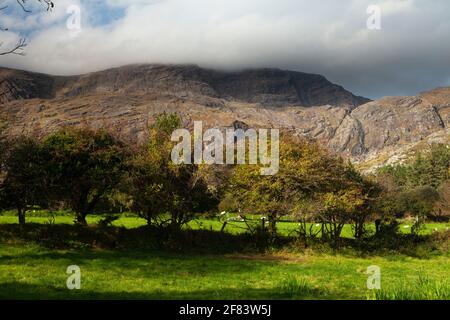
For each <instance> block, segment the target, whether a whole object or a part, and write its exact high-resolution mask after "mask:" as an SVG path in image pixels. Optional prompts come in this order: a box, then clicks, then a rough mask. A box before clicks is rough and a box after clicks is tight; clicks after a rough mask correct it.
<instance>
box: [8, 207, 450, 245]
mask: <svg viewBox="0 0 450 320" xmlns="http://www.w3.org/2000/svg"><path fill="white" fill-rule="evenodd" d="M252 218H254V219H255V220H258V219H259V217H257V216H255V217H252ZM53 219H54V220H53ZM101 219H102V216H101V215H90V216H88V217H87V221H88V223H89V224H97V223H98V222H99V221H100V220H101ZM27 222H28V223H39V224H45V223H56V224H70V225H73V224H74V218H73V215H71V214H70V213H57V214H55V215H51V214H49V213H47V212H35V213H29V214H28V215H27ZM16 223H17V216H16V214H15V212H11V211H10V212H4V213H2V214H0V224H16ZM144 225H146V221H145V219H142V218H139V217H135V216H132V215H122V216H121V217H120V218H119V219H118V220H116V221H114V222H113V226H116V227H125V228H128V229H131V228H138V227H141V226H144ZM222 226H223V222H222V221H219V220H218V219H196V220H193V221H191V222H190V223H189V224H188V226H187V227H188V228H192V229H194V230H198V229H203V230H212V231H220V230H221V228H222ZM277 228H278V232H279V233H280V234H281V235H284V236H291V235H294V234H295V232H296V231H297V230H298V224H297V223H294V222H279V223H278V224H277ZM374 228H375V226H374V225H369V230H373V229H374ZM449 228H450V223H428V224H426V225H425V227H424V229H423V230H421V234H430V233H432V232H434V231H444V230H448V229H449ZM313 229H314V230H316V231H318V230H319V229H320V227H319V226H318V225H314V226H313ZM400 230H401V231H402V232H403V233H410V232H411V224H407V223H403V224H401V226H400ZM225 231H226V232H228V233H231V234H242V233H245V232H247V227H246V224H245V223H244V222H242V221H232V222H229V223H228V224H227V226H226V228H225ZM342 236H343V237H346V238H352V227H351V225H345V226H344V229H343V231H342Z"/></svg>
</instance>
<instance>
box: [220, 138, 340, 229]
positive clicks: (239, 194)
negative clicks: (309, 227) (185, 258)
mask: <svg viewBox="0 0 450 320" xmlns="http://www.w3.org/2000/svg"><path fill="white" fill-rule="evenodd" d="M339 165H340V162H339V161H337V160H336V159H334V158H333V157H331V156H329V155H328V154H327V153H326V152H325V151H324V150H322V149H321V148H319V147H318V146H317V145H316V144H313V143H310V142H307V141H305V140H301V139H297V138H293V137H288V136H283V137H282V139H281V140H280V170H279V172H278V173H277V174H276V175H273V176H262V175H261V174H260V167H259V166H258V165H240V166H236V167H235V169H234V172H233V174H232V176H231V179H230V185H229V190H228V197H229V198H232V199H234V203H235V204H236V205H237V206H238V207H239V208H241V209H242V210H243V211H244V212H245V213H252V214H261V215H264V216H267V220H268V222H269V227H268V231H269V232H270V233H272V234H275V233H276V224H277V221H278V220H279V219H280V218H281V217H283V216H285V215H289V214H291V215H295V216H296V217H298V218H300V219H302V218H303V213H304V211H303V209H302V207H303V206H302V204H303V203H305V202H306V201H308V199H311V198H313V196H314V195H315V194H316V193H317V192H319V191H325V190H327V188H328V189H329V188H330V186H331V185H334V184H336V180H339V177H337V176H336V175H333V172H335V171H336V170H335V167H337V166H339Z"/></svg>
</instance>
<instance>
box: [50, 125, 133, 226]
mask: <svg viewBox="0 0 450 320" xmlns="http://www.w3.org/2000/svg"><path fill="white" fill-rule="evenodd" d="M43 151H44V153H45V155H46V157H47V165H48V166H47V174H48V176H49V179H50V182H51V190H50V192H51V197H52V199H53V200H57V201H63V202H64V203H66V204H67V205H68V207H69V208H70V209H72V210H73V211H74V212H75V215H76V222H77V223H78V224H81V225H87V222H86V216H87V215H88V214H90V213H92V211H93V209H94V207H95V206H96V204H97V203H98V201H99V200H100V199H101V197H103V196H104V195H105V194H107V193H108V192H110V191H111V190H112V189H113V188H114V187H115V186H116V185H117V184H118V183H119V182H120V180H121V178H122V176H123V171H124V163H125V159H126V154H127V153H126V151H125V147H124V145H123V144H122V143H121V142H120V141H118V140H117V139H116V138H114V137H113V136H112V135H111V134H109V133H108V132H106V131H104V130H97V131H96V130H91V129H74V128H70V129H63V130H61V131H58V132H56V133H53V134H51V135H49V136H48V137H47V138H46V139H45V140H44V142H43Z"/></svg>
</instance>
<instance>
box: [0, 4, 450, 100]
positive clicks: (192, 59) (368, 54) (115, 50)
mask: <svg viewBox="0 0 450 320" xmlns="http://www.w3.org/2000/svg"><path fill="white" fill-rule="evenodd" d="M73 2H74V1H70V0H63V1H58V2H57V9H55V12H54V15H53V14H51V16H52V15H53V16H52V18H48V15H45V17H33V18H30V21H27V26H33V25H34V26H36V25H39V24H41V25H43V24H44V25H45V28H43V30H41V31H39V32H37V33H35V34H33V36H32V39H31V41H30V45H29V47H28V48H27V56H26V57H13V56H8V57H4V58H0V64H2V65H6V66H11V67H19V68H25V69H32V70H36V71H42V72H49V73H57V74H76V73H84V72H88V71H93V70H99V69H103V68H108V67H111V66H119V65H122V64H129V63H142V62H156V63H196V64H200V65H202V66H207V67H214V68H225V69H236V68H247V67H281V68H291V69H296V70H300V71H305V72H314V73H322V74H324V75H326V76H328V77H329V78H330V79H331V80H333V81H335V82H337V83H340V84H343V85H345V86H346V87H347V88H348V89H350V90H352V91H354V92H355V93H358V94H364V95H367V96H370V97H376V96H380V95H387V94H405V93H409V94H412V93H415V92H416V91H420V90H423V89H427V88H428V87H432V86H435V85H439V84H442V82H443V81H444V82H445V81H446V79H448V78H449V74H450V61H449V59H448V56H450V42H449V41H447V40H448V39H450V24H449V21H450V19H449V18H450V3H449V2H448V1H446V0H435V1H433V3H432V4H430V3H429V1H426V0H383V1H378V4H379V5H380V7H381V8H382V30H380V31H370V30H367V29H366V19H367V18H368V16H367V13H366V9H367V7H368V6H369V5H370V4H372V3H374V4H377V1H367V0H361V1H356V0H347V1H335V0H323V1H320V2H317V3H314V4H313V3H312V2H311V1H307V0H278V1H272V0H245V1H242V0H189V1H186V0H148V1H146V0H141V1H128V0H107V1H106V2H105V4H104V5H105V6H106V5H109V6H110V7H114V8H120V7H122V8H124V10H125V13H124V14H125V15H124V17H123V18H121V19H119V20H117V21H109V23H108V24H107V25H106V26H105V25H103V26H95V27H94V26H92V24H91V23H90V20H91V19H90V18H92V17H94V16H95V15H98V14H104V13H99V12H95V11H93V10H94V9H93V8H92V7H91V6H89V5H87V4H89V2H87V3H86V2H83V5H82V15H83V19H82V21H83V25H82V27H83V29H82V31H81V32H80V33H78V34H74V33H73V32H71V31H70V30H67V28H65V22H64V20H65V19H66V18H67V16H66V14H65V9H66V7H67V6H68V5H70V4H72V3H73ZM56 10H57V11H56ZM34 19H35V20H34ZM57 22H60V23H57ZM55 23H56V24H55ZM2 36H3V35H2Z"/></svg>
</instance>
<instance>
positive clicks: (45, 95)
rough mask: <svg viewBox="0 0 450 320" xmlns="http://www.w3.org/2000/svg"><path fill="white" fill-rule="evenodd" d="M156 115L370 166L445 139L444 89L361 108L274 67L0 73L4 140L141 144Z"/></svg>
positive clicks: (333, 90)
mask: <svg viewBox="0 0 450 320" xmlns="http://www.w3.org/2000/svg"><path fill="white" fill-rule="evenodd" d="M163 111H166V112H177V113H179V114H180V115H181V117H182V119H183V121H184V122H185V125H186V127H191V126H192V125H193V121H196V120H202V121H203V122H204V123H205V126H209V127H220V128H224V127H232V126H239V127H246V126H250V127H276V128H280V129H285V130H290V131H291V132H294V133H296V134H298V135H303V136H306V137H309V138H312V139H315V140H317V141H319V142H320V143H321V144H323V145H324V146H327V147H328V148H329V149H330V150H332V151H334V152H337V153H340V154H342V155H344V156H349V157H351V159H352V160H354V161H356V162H360V163H361V165H362V166H363V167H365V168H366V169H370V168H372V167H374V166H377V165H380V164H383V163H388V162H390V161H392V159H397V160H398V161H401V160H402V159H403V158H402V157H403V154H406V153H408V152H409V150H412V149H414V148H415V147H416V146H418V145H421V144H424V143H427V142H429V141H433V142H436V141H448V140H449V139H448V138H449V125H450V88H439V89H435V90H432V91H429V92H424V93H421V94H420V95H418V96H416V97H387V98H383V99H380V100H377V101H369V100H368V99H365V98H361V97H357V96H354V95H353V94H351V93H350V92H348V91H346V90H344V89H343V88H342V87H340V86H337V85H335V84H332V83H330V82H329V81H327V80H326V79H325V78H324V77H322V76H319V75H311V74H305V73H299V72H291V71H282V70H276V69H261V70H249V71H243V72H234V73H227V72H219V71H212V70H205V69H201V68H199V67H196V66H162V65H135V66H127V67H122V68H116V69H110V70H106V71H102V72H97V73H91V74H87V75H81V76H72V77H54V76H48V75H42V74H35V73H30V72H24V71H15V70H9V69H0V119H2V118H3V119H4V121H6V123H7V133H10V134H18V133H23V132H34V133H36V134H42V133H46V132H49V131H51V130H53V129H55V128H57V127H59V126H63V125H85V124H86V125H89V126H93V127H101V126H106V127H109V128H115V129H116V130H117V131H120V132H122V133H123V134H124V135H126V136H129V137H131V138H137V139H143V138H144V137H145V134H146V128H147V127H148V125H149V124H150V123H151V122H152V120H153V118H154V115H155V114H158V113H161V112H163Z"/></svg>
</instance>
